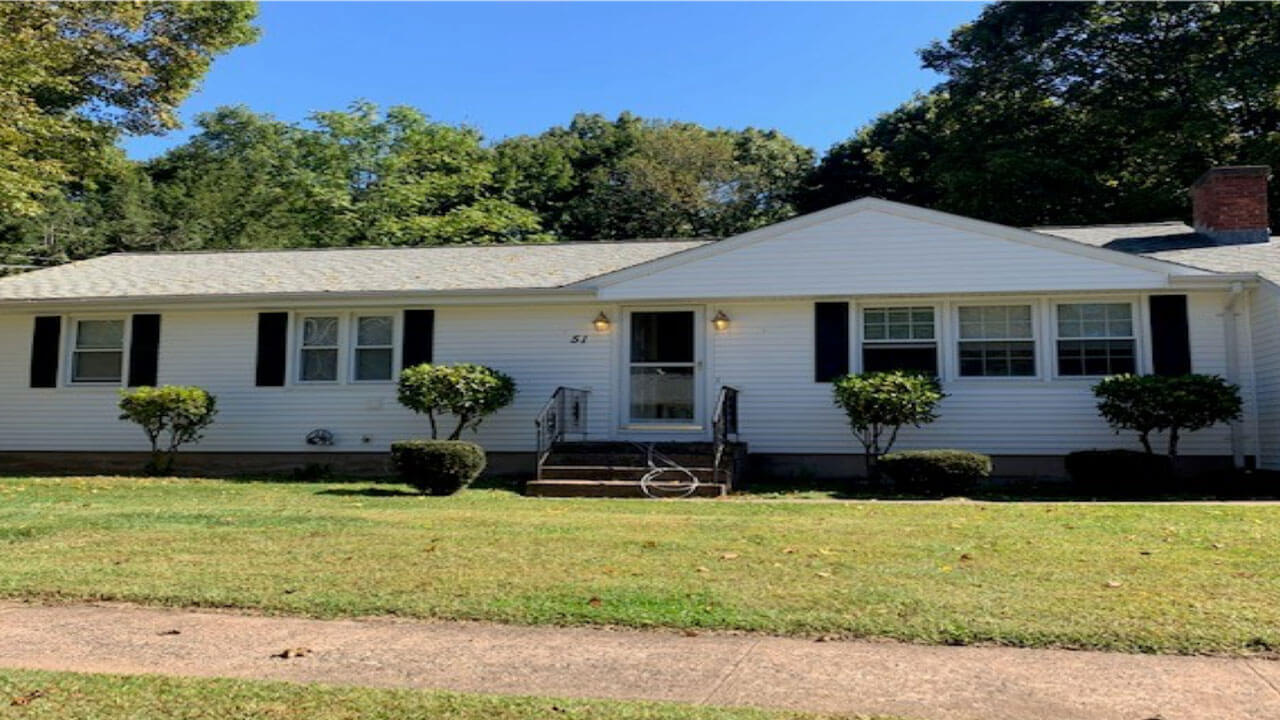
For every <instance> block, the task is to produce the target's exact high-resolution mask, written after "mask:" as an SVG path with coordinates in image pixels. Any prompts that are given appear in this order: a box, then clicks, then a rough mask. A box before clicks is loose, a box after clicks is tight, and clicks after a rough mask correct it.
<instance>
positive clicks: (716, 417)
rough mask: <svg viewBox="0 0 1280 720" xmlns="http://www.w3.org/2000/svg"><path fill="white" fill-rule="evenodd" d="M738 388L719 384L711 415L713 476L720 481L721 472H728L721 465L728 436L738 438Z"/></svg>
mask: <svg viewBox="0 0 1280 720" xmlns="http://www.w3.org/2000/svg"><path fill="white" fill-rule="evenodd" d="M740 393H741V391H740V390H738V388H736V387H733V386H732V385H721V386H720V392H719V393H718V394H717V395H716V409H715V412H714V413H713V414H712V416H711V435H712V442H713V443H714V445H713V447H714V452H713V455H714V459H713V463H712V468H713V471H712V472H713V476H714V478H715V480H716V482H719V481H720V476H721V473H724V472H728V469H726V468H724V467H722V464H723V462H722V461H723V459H724V452H725V450H726V449H728V447H729V442H730V439H729V438H730V436H733V440H735V441H736V440H737V439H738V395H739V394H740Z"/></svg>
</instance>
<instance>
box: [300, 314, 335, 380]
mask: <svg viewBox="0 0 1280 720" xmlns="http://www.w3.org/2000/svg"><path fill="white" fill-rule="evenodd" d="M340 325H341V316H339V315H337V314H330V315H319V314H317V315H303V316H302V317H301V321H300V322H299V323H298V327H299V337H298V382H337V381H338V348H339V344H338V330H339V326H340Z"/></svg>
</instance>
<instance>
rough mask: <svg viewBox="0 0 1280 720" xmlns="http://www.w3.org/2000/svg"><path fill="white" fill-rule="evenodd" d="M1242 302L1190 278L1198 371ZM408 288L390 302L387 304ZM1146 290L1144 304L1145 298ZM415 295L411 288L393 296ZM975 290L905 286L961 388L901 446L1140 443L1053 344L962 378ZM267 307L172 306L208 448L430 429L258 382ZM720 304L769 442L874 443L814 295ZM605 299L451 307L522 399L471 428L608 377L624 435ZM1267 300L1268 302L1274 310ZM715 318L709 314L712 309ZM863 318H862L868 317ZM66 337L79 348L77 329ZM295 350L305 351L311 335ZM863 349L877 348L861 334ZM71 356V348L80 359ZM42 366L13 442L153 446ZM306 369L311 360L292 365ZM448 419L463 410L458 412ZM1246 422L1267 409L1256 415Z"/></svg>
mask: <svg viewBox="0 0 1280 720" xmlns="http://www.w3.org/2000/svg"><path fill="white" fill-rule="evenodd" d="M825 299H830V298H829V297H828V298H825ZM848 299H849V301H850V302H851V303H852V305H851V308H850V310H851V313H850V317H851V318H853V317H856V318H861V317H862V316H861V311H862V309H863V308H864V307H872V306H873V305H872V304H871V303H869V302H866V303H864V302H862V301H861V300H860V299H859V298H856V297H854V298H848ZM1085 301H1087V299H1085V298H1081V297H1079V296H1077V295H1072V296H1069V297H1068V296H1065V295H1064V296H1062V297H1055V296H1053V295H1045V296H1042V297H1039V298H1037V299H1036V300H1034V301H1028V302H1031V304H1033V305H1034V306H1035V307H1036V314H1037V317H1042V318H1048V317H1049V316H1051V314H1052V312H1053V310H1052V308H1053V307H1054V306H1055V305H1056V304H1057V303H1059V302H1085ZM1225 301H1226V293H1224V292H1217V291H1213V292H1209V291H1204V292H1192V293H1190V294H1189V297H1188V311H1189V323H1190V339H1191V349H1192V362H1193V364H1194V369H1195V371H1196V372H1203V373H1220V374H1225V373H1226V372H1227V363H1226V353H1225V347H1224V342H1223V338H1224V333H1223V323H1222V312H1223V307H1224V304H1225ZM1264 301H1265V302H1268V303H1271V306H1272V315H1271V316H1270V317H1271V318H1272V321H1271V325H1268V324H1267V322H1268V321H1267V319H1266V317H1265V316H1264V317H1261V318H1260V319H1259V322H1258V325H1257V330H1256V332H1255V335H1256V340H1255V342H1256V343H1257V347H1258V356H1259V358H1260V359H1261V360H1262V361H1263V363H1264V364H1265V363H1270V366H1269V367H1264V366H1260V367H1259V375H1258V385H1259V388H1260V390H1261V392H1263V393H1264V398H1268V397H1269V398H1280V378H1278V377H1277V372H1278V371H1280V367H1277V364H1278V363H1277V362H1276V361H1274V360H1273V359H1274V358H1277V357H1280V350H1277V349H1273V350H1272V351H1270V352H1269V353H1268V352H1267V351H1266V349H1267V348H1280V326H1277V323H1276V322H1274V319H1275V317H1276V315H1275V313H1276V312H1280V300H1277V298H1275V297H1269V296H1259V298H1258V299H1257V304H1259V305H1261V304H1263V303H1264ZM393 302H394V300H392V301H389V303H388V306H392V305H391V303H393ZM992 302H994V301H992ZM1018 302H1022V300H1021V299H1019V300H1018ZM1137 302H1138V307H1139V308H1141V307H1143V306H1144V305H1145V298H1139V299H1138V300H1137ZM412 303H413V300H410V299H408V298H406V299H404V300H402V301H401V302H400V303H397V304H395V305H394V306H396V307H404V306H407V305H410V304H412ZM972 303H973V301H971V300H969V299H967V298H963V297H959V296H951V297H948V296H937V297H935V298H932V299H927V298H919V299H918V300H916V301H915V302H903V303H895V305H900V306H912V305H923V304H933V305H935V306H936V307H937V308H938V311H937V315H936V317H937V324H938V328H937V334H938V342H939V346H940V348H941V351H940V355H941V356H942V361H943V368H942V372H941V373H940V374H941V376H942V382H943V388H944V390H945V392H946V393H947V394H948V396H947V398H946V399H945V400H944V401H943V404H942V407H941V414H940V417H939V419H938V421H937V422H936V423H933V424H931V425H928V426H925V427H924V428H919V429H917V428H905V429H904V431H903V433H902V436H901V439H900V441H899V442H900V444H899V446H898V447H900V448H901V449H912V448H937V447H959V448H965V449H970V450H976V451H979V452H987V453H993V454H1001V455H1060V454H1063V453H1066V452H1070V451H1072V450H1080V449H1088V448H1114V447H1136V445H1137V444H1136V440H1135V439H1134V437H1133V436H1132V434H1131V433H1121V434H1119V435H1116V434H1115V433H1113V432H1112V431H1111V429H1110V428H1109V427H1107V425H1106V423H1105V422H1103V421H1102V419H1101V418H1099V417H1098V414H1097V408H1096V400H1095V398H1094V397H1093V395H1092V393H1091V391H1090V385H1091V384H1092V383H1090V382H1087V381H1086V382H1081V381H1079V380H1078V379H1072V378H1057V377H1055V376H1054V374H1053V373H1052V372H1049V371H1048V370H1047V368H1048V367H1049V366H1051V365H1052V362H1050V360H1049V359H1048V358H1045V359H1044V360H1043V362H1042V363H1041V364H1042V366H1043V367H1045V368H1046V370H1045V371H1044V372H1042V373H1041V374H1040V375H1039V376H1037V377H1036V378H1001V379H999V380H996V381H987V380H984V379H969V378H961V377H958V376H957V374H956V368H955V367H954V362H955V358H954V348H955V341H956V336H957V332H956V328H955V327H954V318H955V312H954V311H955V309H956V308H957V307H958V306H959V305H962V304H972ZM1012 303H1013V301H1008V303H1007V304H1012ZM685 306H687V304H686V305H682V307H685ZM260 309H261V308H246V309H243V310H165V319H164V323H165V337H164V342H163V343H161V346H160V350H159V352H160V358H159V367H160V374H159V378H158V381H159V382H160V383H162V384H194V385H200V386H202V387H205V388H207V389H208V390H209V391H210V392H212V393H214V394H215V395H217V397H218V406H219V414H218V418H217V420H216V421H215V422H214V424H213V425H212V426H211V427H210V428H209V431H208V432H207V433H206V436H205V439H204V440H203V441H202V442H201V443H200V444H199V445H198V446H192V448H191V449H192V450H200V451H212V452H246V453H247V452H324V451H329V450H332V451H337V452H361V451H366V452H386V450H387V448H388V446H389V445H390V443H391V442H394V441H396V440H403V439H409V438H420V437H423V436H425V435H426V434H427V433H428V429H427V423H426V420H425V418H422V417H421V416H418V415H414V414H413V413H411V412H409V411H408V410H406V409H404V408H403V407H401V406H400V405H399V403H398V402H397V401H396V397H395V386H394V384H392V383H385V382H375V383H350V382H349V383H342V382H339V383H320V384H306V385H296V384H291V385H288V386H285V387H271V388H259V387H255V386H254V384H253V383H254V363H255V347H256V332H257V312H258V311H259V310H260ZM286 309H287V308H286ZM705 309H706V311H707V313H708V315H710V314H714V312H715V311H716V310H721V309H722V310H723V311H724V312H725V314H726V315H728V316H729V317H731V318H732V319H733V320H732V322H731V323H730V325H729V327H728V328H727V329H726V330H724V331H721V332H711V331H708V332H706V335H705V337H706V342H707V347H706V365H705V368H706V369H705V372H706V382H705V383H704V384H705V386H706V387H705V392H704V394H703V395H702V398H703V401H704V403H706V404H707V405H709V404H710V403H711V401H712V398H713V396H714V393H715V391H716V389H717V388H719V387H720V386H721V385H733V386H735V387H738V388H740V389H741V391H742V394H741V396H740V403H741V407H740V423H741V431H742V433H741V436H742V439H743V440H744V441H746V442H747V443H749V445H750V449H751V451H752V452H759V453H833V454H836V453H838V454H845V453H856V452H858V448H857V445H856V442H855V441H854V439H853V436H852V435H850V433H849V429H848V421H847V419H846V418H845V417H844V415H843V414H842V413H841V412H840V411H839V410H838V409H837V408H836V407H835V406H834V405H833V403H832V399H831V388H830V386H829V385H824V384H817V383H814V382H812V378H813V362H814V358H813V352H814V350H813V348H814V345H813V340H814V338H813V332H814V327H813V299H812V298H804V299H794V300H761V301H755V302H742V301H733V302H719V303H717V304H715V305H714V306H707V307H706V308H705ZM602 310H603V311H604V312H605V313H606V314H607V315H608V316H609V317H610V318H615V319H617V318H621V317H623V315H622V310H621V308H619V307H618V306H613V305H608V304H600V303H573V304H532V303H530V304H504V305H496V304H495V305H439V306H437V308H436V315H435V343H434V346H435V351H434V352H435V357H434V359H435V361H436V362H440V363H454V362H477V363H482V364H485V365H489V366H492V367H495V368H497V369H499V370H501V371H503V372H505V373H508V374H509V375H511V376H512V377H513V378H514V379H515V380H516V383H517V385H518V393H517V396H516V400H515V403H514V404H513V405H512V406H510V407H508V408H505V409H503V410H502V411H500V412H498V413H497V414H496V415H494V416H492V417H490V418H488V419H486V420H485V421H484V423H482V424H481V426H480V432H479V434H476V435H472V434H470V433H468V434H466V435H464V437H466V438H468V439H475V440H476V441H478V442H480V443H481V444H483V445H484V446H485V447H486V448H487V449H489V450H493V451H522V452H530V451H531V450H532V447H533V443H534V432H533V419H534V417H535V416H536V415H537V413H538V410H539V409H540V408H541V407H542V405H543V404H544V403H545V402H546V400H547V398H548V397H550V395H551V393H552V391H554V390H555V388H556V387H557V386H560V385H566V386H570V387H584V388H588V389H590V390H591V394H590V396H589V407H588V413H587V416H588V422H589V433H588V439H608V438H613V437H618V436H619V430H618V427H619V417H620V416H621V411H620V409H619V408H618V407H617V404H616V402H615V399H616V394H617V388H619V387H620V386H621V379H620V378H621V372H622V370H621V368H622V367H623V362H622V361H623V359H624V358H623V357H622V355H621V342H620V340H621V334H622V333H621V327H622V323H621V322H618V321H615V323H614V325H613V327H612V328H611V329H610V330H609V331H607V332H598V331H596V330H595V329H594V328H593V327H592V323H591V321H592V319H593V318H595V317H596V316H597V315H598V314H599V313H600V312H601V311H602ZM1253 312H1254V314H1259V315H1262V314H1263V312H1262V309H1259V310H1254V311H1253ZM33 314H36V313H34V312H30V311H26V312H21V313H19V312H12V311H10V312H3V313H0V339H3V341H4V343H5V346H6V347H11V348H28V347H29V346H30V338H31V327H32V320H31V317H32V315H33ZM329 314H333V313H327V312H325V311H317V312H301V313H298V315H295V320H294V322H295V324H296V322H297V319H298V317H300V316H301V315H329ZM361 314H366V315H375V314H386V311H383V310H369V311H364V312H362V313H361ZM117 317H119V316H117ZM397 317H399V316H398V315H397ZM1139 318H1140V319H1139V321H1138V323H1137V327H1138V331H1139V335H1140V337H1139V347H1140V348H1143V347H1144V346H1145V345H1146V343H1145V340H1144V337H1145V333H1146V332H1147V329H1146V326H1145V319H1142V316H1141V315H1140V316H1139ZM703 322H706V323H707V326H708V327H709V322H708V321H705V320H704V321H703ZM1044 322H1047V320H1045V321H1044ZM857 327H858V330H859V332H858V333H857V334H860V333H861V323H859V324H858V326H857ZM1036 327H1037V329H1038V330H1039V329H1041V328H1044V327H1045V325H1044V324H1041V323H1038V324H1037V326H1036ZM66 328H70V318H64V332H68V331H67V330H66ZM1241 335H1242V336H1244V335H1247V333H1241ZM575 336H584V337H586V342H574V337H575ZM294 337H295V338H296V337H297V333H296V331H295V334H294ZM1051 337H1052V336H1051V335H1050V334H1048V333H1044V332H1038V341H1039V342H1040V346H1041V354H1044V353H1047V352H1051V351H1050V350H1048V349H1046V348H1045V345H1046V344H1047V342H1048V340H1049V339H1050V338H1051ZM65 342H66V343H67V344H68V347H69V345H70V342H71V337H70V336H69V335H68V336H67V337H66V338H65ZM295 342H296V341H295ZM397 342H398V339H397ZM1243 342H1244V340H1243V338H1242V343H1243ZM347 346H348V347H350V346H351V343H347ZM294 350H295V354H296V347H294ZM853 350H854V351H855V353H858V354H860V352H861V347H860V343H858V341H857V340H856V339H855V340H854V348H853ZM1140 354H1141V353H1140ZM68 355H69V353H68ZM1251 359H1252V354H1251V353H1249V352H1248V351H1247V350H1245V351H1242V353H1241V357H1240V360H1241V379H1240V380H1239V382H1241V385H1242V389H1243V391H1244V393H1245V395H1246V397H1247V398H1248V397H1250V395H1251V393H1252V384H1251V381H1250V380H1249V378H1251V377H1252V372H1253V370H1252V367H1250V366H1249V363H1250V360H1251ZM64 361H66V362H69V358H66V359H65V360H64ZM291 362H295V361H293V360H291ZM1144 362H1146V361H1144ZM29 372H30V352H29V350H20V351H16V352H8V353H0V407H3V408H4V412H3V413H0V450H29V451H39V450H44V451H118V450H134V451H141V450H145V449H146V440H145V438H144V436H143V434H142V433H141V432H139V431H138V429H137V427H136V426H134V425H132V424H130V423H128V422H123V421H120V420H117V416H118V415H119V411H118V409H117V408H116V403H117V402H118V400H119V397H118V392H117V388H118V385H105V386H98V385H77V386H70V387H65V388H58V389H56V390H49V389H32V388H29V387H28V384H29V377H28V376H29ZM290 372H291V373H293V372H294V369H293V368H290ZM347 376H348V377H349V376H350V375H349V374H348V375H347ZM291 377H292V375H291ZM1266 393H1270V395H1267V394H1266ZM1256 407H1258V406H1256V405H1255V404H1254V403H1253V402H1252V401H1251V400H1250V401H1248V402H1247V403H1246V412H1247V413H1249V414H1250V417H1252V413H1253V412H1254V411H1255V408H1256ZM1277 407H1280V401H1277V400H1275V399H1273V400H1271V401H1270V402H1265V401H1264V402H1263V403H1262V404H1261V408H1262V412H1263V413H1264V422H1263V430H1264V434H1263V442H1262V444H1263V447H1264V461H1265V462H1272V463H1275V462H1277V458H1280V442H1277V441H1276V440H1277V435H1276V433H1277V425H1276V423H1277V422H1280V417H1276V415H1277V413H1278V412H1280V411H1276V410H1274V408H1277ZM1250 422H1251V421H1250ZM445 427H450V425H449V423H448V422H446V423H445ZM1246 427H1251V425H1249V424H1248V423H1247V424H1246ZM317 428H324V429H327V430H329V431H331V432H332V433H333V434H334V439H335V444H334V445H333V446H332V447H331V448H315V447H312V446H308V445H306V443H305V442H304V438H305V437H306V434H307V433H309V432H311V431H312V430H315V429H317ZM1158 442H1159V441H1158ZM1251 443H1252V440H1251V439H1250V438H1246V445H1245V446H1246V447H1253V445H1252V444H1251ZM1266 448H1270V450H1267V449H1266ZM1183 451H1184V452H1185V453H1186V454H1188V455H1195V454H1213V455H1226V454H1228V453H1229V452H1230V443H1229V431H1228V429H1227V428H1226V427H1216V428H1212V429H1209V430H1205V431H1200V432H1196V433H1192V434H1190V435H1189V436H1188V437H1187V438H1186V439H1185V441H1184V448H1183ZM1267 453H1273V454H1270V455H1268V454H1267ZM1266 458H1272V459H1271V460H1269V461H1268V460H1266Z"/></svg>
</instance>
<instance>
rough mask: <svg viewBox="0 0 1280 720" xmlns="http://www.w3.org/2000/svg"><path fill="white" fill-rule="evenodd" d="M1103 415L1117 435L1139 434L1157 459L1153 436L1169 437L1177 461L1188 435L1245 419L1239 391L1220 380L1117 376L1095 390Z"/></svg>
mask: <svg viewBox="0 0 1280 720" xmlns="http://www.w3.org/2000/svg"><path fill="white" fill-rule="evenodd" d="M1093 394H1094V395H1095V396H1097V397H1098V413H1099V414H1100V415H1102V417H1103V418H1104V419H1106V421H1107V422H1108V423H1109V424H1110V425H1111V427H1112V428H1113V429H1115V431H1116V432H1119V431H1121V430H1134V431H1136V432H1137V433H1138V439H1139V440H1141V441H1142V447H1143V448H1144V449H1145V450H1146V451H1147V452H1148V453H1152V452H1153V450H1152V448H1151V440H1150V435H1151V433H1152V432H1154V431H1167V432H1168V433H1169V445H1168V455H1169V457H1171V458H1176V457H1177V456H1178V441H1179V440H1180V439H1181V435H1182V433H1183V432H1195V431H1196V430H1202V429H1204V428H1208V427H1212V426H1214V425H1217V424H1218V423H1230V422H1235V421H1236V420H1239V419H1240V413H1241V410H1242V408H1243V405H1244V403H1243V401H1242V400H1241V398H1240V388H1239V387H1237V386H1236V385H1233V384H1231V383H1229V382H1227V381H1226V380H1224V379H1222V378H1221V377H1218V376H1217V375H1196V374H1192V375H1174V376H1162V375H1144V376H1138V375H1116V376H1114V377H1109V378H1106V379H1104V380H1102V381H1101V382H1099V383H1098V384H1097V385H1094V386H1093Z"/></svg>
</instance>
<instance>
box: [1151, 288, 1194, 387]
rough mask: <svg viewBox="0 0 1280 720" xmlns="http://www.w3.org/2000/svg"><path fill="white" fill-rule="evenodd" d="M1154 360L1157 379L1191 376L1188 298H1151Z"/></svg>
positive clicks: (1179, 296)
mask: <svg viewBox="0 0 1280 720" xmlns="http://www.w3.org/2000/svg"><path fill="white" fill-rule="evenodd" d="M1151 360H1152V365H1153V366H1154V368H1153V369H1154V370H1155V373H1156V375H1185V374H1187V373H1189V372H1191V338H1190V334H1189V331H1188V327H1187V296H1186V295H1152V296H1151Z"/></svg>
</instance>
